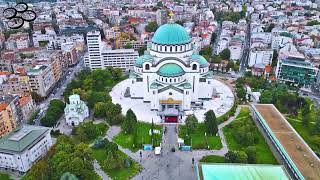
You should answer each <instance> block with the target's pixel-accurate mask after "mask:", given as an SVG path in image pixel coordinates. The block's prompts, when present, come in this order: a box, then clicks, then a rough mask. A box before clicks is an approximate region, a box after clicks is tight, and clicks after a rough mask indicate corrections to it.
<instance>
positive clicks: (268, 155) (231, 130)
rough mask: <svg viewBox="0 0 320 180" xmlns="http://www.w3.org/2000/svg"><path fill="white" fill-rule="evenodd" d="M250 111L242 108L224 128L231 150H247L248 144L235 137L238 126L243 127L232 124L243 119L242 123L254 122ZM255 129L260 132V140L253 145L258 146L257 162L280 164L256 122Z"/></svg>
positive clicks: (258, 137) (258, 136)
mask: <svg viewBox="0 0 320 180" xmlns="http://www.w3.org/2000/svg"><path fill="white" fill-rule="evenodd" d="M249 112H250V111H249V109H248V108H241V111H240V114H239V115H238V116H237V118H236V120H235V121H234V122H232V123H231V124H229V125H228V126H226V127H225V128H224V129H223V133H224V135H225V137H226V141H227V144H228V147H229V149H230V150H234V151H237V150H243V151H245V149H246V148H247V147H246V146H244V145H242V144H239V143H238V142H237V141H236V139H235V136H236V135H235V131H236V130H237V129H236V128H241V127H232V124H235V122H236V121H243V123H242V124H245V125H249V124H251V123H253V124H254V122H253V120H252V118H251V117H249V116H250V115H249ZM246 117H248V118H246ZM237 125H238V124H237ZM254 129H255V130H256V131H257V133H258V135H257V139H258V141H257V143H256V144H254V145H253V146H254V147H255V148H256V152H257V162H256V163H257V164H278V163H277V160H276V159H275V157H274V156H273V154H272V152H271V150H270V148H269V146H268V144H267V143H266V141H265V139H264V137H263V136H262V134H261V133H260V131H258V129H257V127H256V126H255V124H254Z"/></svg>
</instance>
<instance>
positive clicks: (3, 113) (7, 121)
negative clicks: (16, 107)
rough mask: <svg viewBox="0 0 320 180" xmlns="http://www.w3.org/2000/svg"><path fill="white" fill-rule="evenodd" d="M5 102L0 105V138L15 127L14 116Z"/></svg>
mask: <svg viewBox="0 0 320 180" xmlns="http://www.w3.org/2000/svg"><path fill="white" fill-rule="evenodd" d="M13 112H14V111H13V110H12V109H11V106H10V104H9V103H7V102H1V103H0V137H2V136H4V135H6V134H8V133H9V132H11V131H12V130H13V129H14V128H16V127H17V123H16V119H15V118H14V117H15V115H14V114H13Z"/></svg>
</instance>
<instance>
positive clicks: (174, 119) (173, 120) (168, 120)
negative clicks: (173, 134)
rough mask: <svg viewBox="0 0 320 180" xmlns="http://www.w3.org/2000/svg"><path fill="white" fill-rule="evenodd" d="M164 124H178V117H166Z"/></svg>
mask: <svg viewBox="0 0 320 180" xmlns="http://www.w3.org/2000/svg"><path fill="white" fill-rule="evenodd" d="M164 122H165V123H178V116H165V117H164Z"/></svg>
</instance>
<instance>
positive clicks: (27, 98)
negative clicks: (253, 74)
mask: <svg viewBox="0 0 320 180" xmlns="http://www.w3.org/2000/svg"><path fill="white" fill-rule="evenodd" d="M31 100H32V99H31V96H23V97H22V98H20V99H19V104H20V106H24V105H26V104H28V103H29V102H30V101H31Z"/></svg>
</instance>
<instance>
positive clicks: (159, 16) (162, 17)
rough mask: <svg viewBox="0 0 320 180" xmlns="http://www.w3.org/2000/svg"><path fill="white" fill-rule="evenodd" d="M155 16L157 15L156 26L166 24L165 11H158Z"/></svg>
mask: <svg viewBox="0 0 320 180" xmlns="http://www.w3.org/2000/svg"><path fill="white" fill-rule="evenodd" d="M156 15H157V24H158V26H160V25H163V24H165V23H167V17H168V15H167V11H166V10H161V9H158V10H157V14H156Z"/></svg>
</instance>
